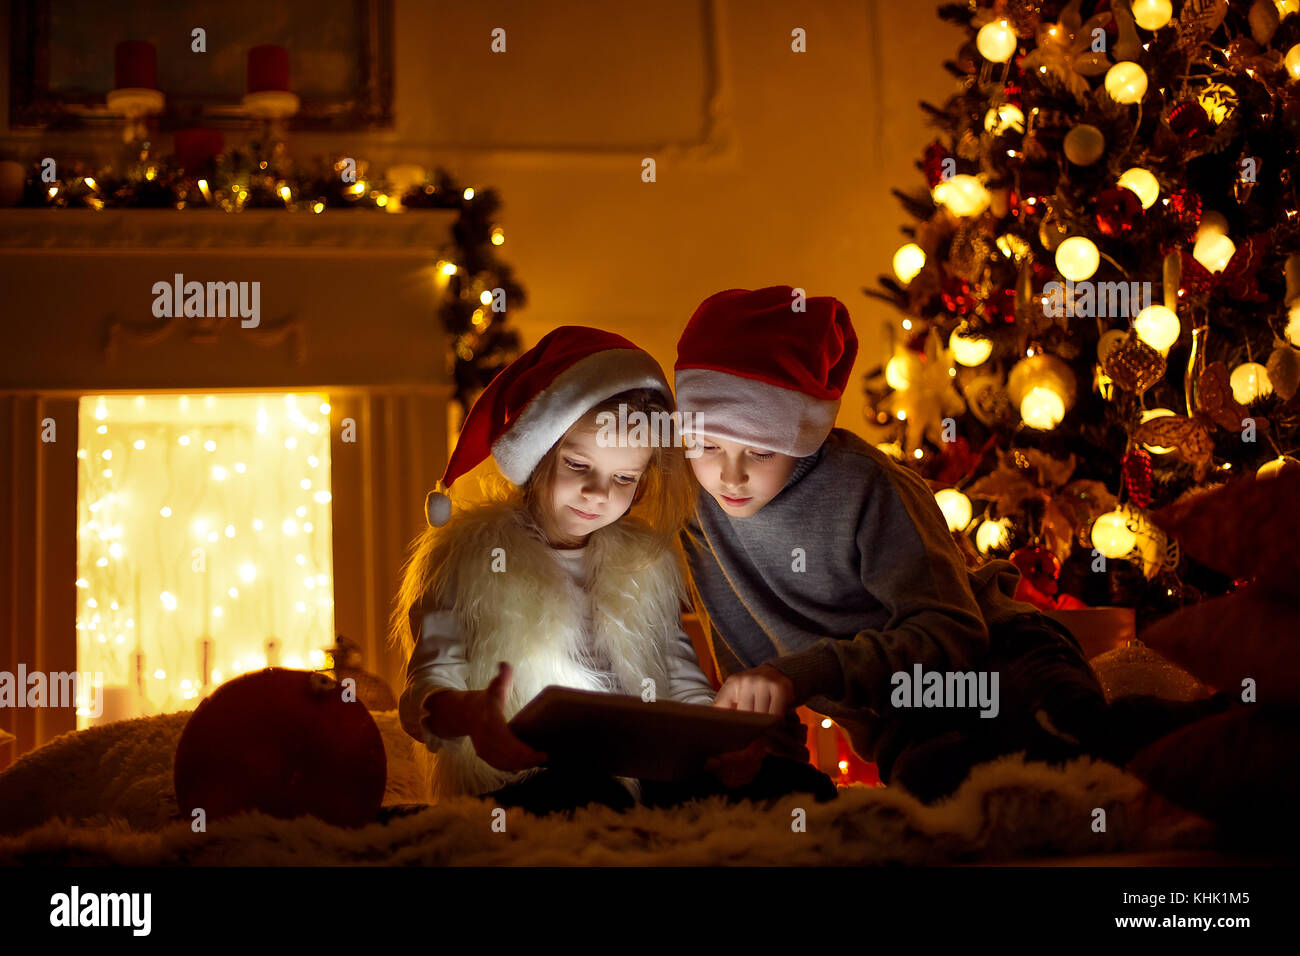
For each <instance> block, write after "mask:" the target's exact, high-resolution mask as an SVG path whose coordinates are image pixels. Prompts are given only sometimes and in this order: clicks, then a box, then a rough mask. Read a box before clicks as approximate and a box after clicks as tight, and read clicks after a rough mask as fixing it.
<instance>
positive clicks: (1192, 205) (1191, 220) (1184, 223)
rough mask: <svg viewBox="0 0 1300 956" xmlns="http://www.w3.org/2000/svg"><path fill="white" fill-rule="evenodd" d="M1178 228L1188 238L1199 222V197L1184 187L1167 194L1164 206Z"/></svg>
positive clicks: (1193, 233)
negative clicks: (1167, 198) (1167, 202)
mask: <svg viewBox="0 0 1300 956" xmlns="http://www.w3.org/2000/svg"><path fill="white" fill-rule="evenodd" d="M1165 208H1166V209H1168V211H1169V215H1170V216H1171V217H1172V218H1173V221H1174V224H1175V225H1176V226H1177V227H1178V229H1179V230H1180V231H1181V232H1182V233H1183V234H1184V235H1186V236H1188V237H1189V238H1190V237H1191V236H1193V235H1195V233H1196V229H1197V227H1198V226H1200V224H1201V209H1202V206H1201V197H1200V196H1198V195H1196V194H1195V193H1193V192H1189V191H1188V190H1186V189H1178V190H1175V191H1174V192H1172V193H1170V194H1169V204H1168V206H1166V207H1165Z"/></svg>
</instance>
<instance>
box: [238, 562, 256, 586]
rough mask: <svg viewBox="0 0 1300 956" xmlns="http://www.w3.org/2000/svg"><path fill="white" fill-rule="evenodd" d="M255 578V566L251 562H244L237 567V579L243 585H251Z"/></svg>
mask: <svg viewBox="0 0 1300 956" xmlns="http://www.w3.org/2000/svg"><path fill="white" fill-rule="evenodd" d="M256 577H257V565H255V564H253V563H252V562H251V561H245V562H244V563H243V564H241V565H240V566H239V579H240V580H241V581H243V582H244V583H245V584H252V583H253V580H254V579H255V578H256Z"/></svg>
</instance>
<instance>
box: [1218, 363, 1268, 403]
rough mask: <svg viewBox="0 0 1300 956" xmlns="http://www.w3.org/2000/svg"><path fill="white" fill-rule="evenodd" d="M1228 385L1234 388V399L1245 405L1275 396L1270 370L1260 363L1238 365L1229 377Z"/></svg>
mask: <svg viewBox="0 0 1300 956" xmlns="http://www.w3.org/2000/svg"><path fill="white" fill-rule="evenodd" d="M1228 384H1229V385H1231V386H1232V397H1233V398H1235V399H1236V400H1237V401H1239V402H1240V403H1241V404H1243V405H1249V404H1250V403H1251V402H1255V401H1258V400H1259V399H1261V398H1267V397H1268V396H1269V395H1272V394H1273V382H1272V381H1271V380H1270V379H1269V377H1268V369H1266V368H1265V367H1264V366H1263V365H1260V364H1259V363H1258V362H1243V363H1242V364H1240V365H1238V366H1237V367H1236V368H1234V369H1233V370H1232V375H1230V376H1229V377H1228Z"/></svg>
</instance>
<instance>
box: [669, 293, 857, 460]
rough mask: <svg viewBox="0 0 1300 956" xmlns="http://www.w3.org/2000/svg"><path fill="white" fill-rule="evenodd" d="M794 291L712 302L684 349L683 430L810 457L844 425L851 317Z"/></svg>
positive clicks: (852, 351) (699, 312) (680, 367)
mask: <svg viewBox="0 0 1300 956" xmlns="http://www.w3.org/2000/svg"><path fill="white" fill-rule="evenodd" d="M795 292H796V290H794V289H792V288H791V287H790V286H770V287H768V288H766V289H757V290H754V291H750V290H748V289H728V290H727V291H726V292H719V293H717V294H716V295H711V296H709V297H708V298H707V299H705V300H704V301H703V302H702V303H701V304H700V307H699V308H698V309H696V310H695V314H694V315H692V316H691V320H690V321H689V322H687V323H686V329H685V331H683V332H682V337H681V339H680V340H678V342H677V364H676V366H674V371H675V372H676V386H677V410H678V411H679V412H680V413H681V415H682V431H683V432H698V433H700V434H704V435H713V436H715V437H717V438H725V439H727V440H729V441H734V442H739V443H740V444H742V445H752V446H755V447H757V448H765V449H768V450H769V451H776V452H780V453H781V454H783V455H791V456H793V457H795V458H804V457H806V456H808V455H811V454H812V453H813V452H815V451H816V450H817V449H818V448H820V447H821V444H822V442H824V441H825V440H826V436H828V435H829V434H830V432H831V429H832V428H833V427H834V426H835V416H836V414H837V413H838V412H839V409H840V398H841V396H842V395H843V394H844V387H845V385H847V384H848V380H849V375H850V373H851V372H852V371H853V360H854V359H855V358H856V357H857V354H858V337H857V335H856V334H855V333H854V331H853V324H852V322H851V321H850V320H849V310H848V309H846V308H845V307H844V304H843V303H842V302H840V301H839V300H838V299H835V298H832V297H830V296H816V297H812V298H806V297H803V296H802V295H796V294H795Z"/></svg>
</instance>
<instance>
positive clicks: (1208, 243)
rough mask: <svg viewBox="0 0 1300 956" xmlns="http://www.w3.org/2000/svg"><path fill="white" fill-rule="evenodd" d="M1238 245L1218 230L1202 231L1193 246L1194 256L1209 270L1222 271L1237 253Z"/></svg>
mask: <svg viewBox="0 0 1300 956" xmlns="http://www.w3.org/2000/svg"><path fill="white" fill-rule="evenodd" d="M1236 252H1237V247H1236V245H1235V244H1233V241H1232V240H1231V239H1229V238H1228V237H1227V236H1225V235H1223V234H1222V233H1218V232H1208V231H1207V232H1202V233H1200V234H1198V235H1197V238H1196V245H1194V246H1193V247H1192V258H1194V259H1195V260H1196V261H1197V262H1199V263H1200V264H1201V265H1203V266H1204V267H1205V268H1206V270H1207V271H1209V272H1222V271H1223V270H1224V269H1226V268H1228V263H1229V262H1231V261H1232V257H1233V256H1234V255H1235V254H1236Z"/></svg>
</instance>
